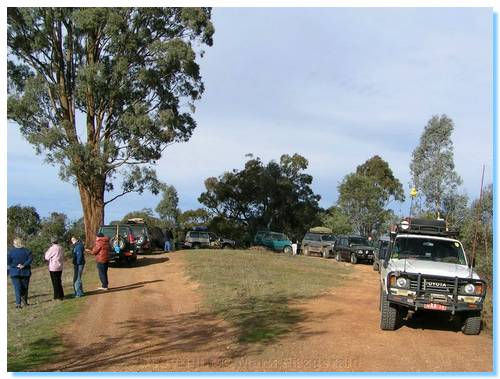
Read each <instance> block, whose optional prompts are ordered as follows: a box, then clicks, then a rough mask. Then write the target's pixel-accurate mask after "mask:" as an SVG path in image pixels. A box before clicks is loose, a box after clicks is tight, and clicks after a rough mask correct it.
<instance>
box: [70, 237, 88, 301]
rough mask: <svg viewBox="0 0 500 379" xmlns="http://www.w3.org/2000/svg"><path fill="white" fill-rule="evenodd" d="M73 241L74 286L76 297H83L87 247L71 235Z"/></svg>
mask: <svg viewBox="0 0 500 379" xmlns="http://www.w3.org/2000/svg"><path fill="white" fill-rule="evenodd" d="M71 243H72V244H73V249H72V253H73V288H74V290H75V297H82V296H83V295H84V292H83V283H82V273H83V268H84V267H85V254H84V252H85V248H84V246H83V242H82V241H80V239H78V238H76V237H71Z"/></svg>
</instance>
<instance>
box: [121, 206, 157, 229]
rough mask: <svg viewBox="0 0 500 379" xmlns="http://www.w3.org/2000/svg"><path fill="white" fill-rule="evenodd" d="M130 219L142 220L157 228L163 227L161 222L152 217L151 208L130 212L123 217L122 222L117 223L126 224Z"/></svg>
mask: <svg viewBox="0 0 500 379" xmlns="http://www.w3.org/2000/svg"><path fill="white" fill-rule="evenodd" d="M131 218H142V219H144V221H145V222H146V223H147V224H148V225H151V226H158V227H160V228H162V227H164V225H163V223H162V221H161V220H160V219H158V218H157V217H155V216H154V213H153V210H152V209H151V208H143V209H142V210H140V211H132V212H129V213H127V214H126V215H125V216H123V218H122V220H121V221H120V222H118V223H123V222H126V221H127V220H128V219H131Z"/></svg>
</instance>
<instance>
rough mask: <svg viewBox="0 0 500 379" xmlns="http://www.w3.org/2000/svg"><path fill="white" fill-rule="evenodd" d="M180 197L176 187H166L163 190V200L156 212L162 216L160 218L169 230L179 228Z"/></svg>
mask: <svg viewBox="0 0 500 379" xmlns="http://www.w3.org/2000/svg"><path fill="white" fill-rule="evenodd" d="M178 206H179V196H178V195H177V190H176V189H175V187H174V186H164V188H163V190H162V199H161V200H160V202H159V203H158V205H157V206H156V208H155V210H156V212H157V213H158V214H159V215H160V218H161V219H162V220H163V221H164V222H165V225H166V226H167V227H168V228H169V229H175V228H176V227H177V223H178V219H179V214H180V210H179V208H178Z"/></svg>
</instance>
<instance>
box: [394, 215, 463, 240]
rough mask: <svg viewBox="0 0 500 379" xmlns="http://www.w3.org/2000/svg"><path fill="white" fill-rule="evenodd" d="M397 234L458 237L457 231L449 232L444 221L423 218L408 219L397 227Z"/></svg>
mask: <svg viewBox="0 0 500 379" xmlns="http://www.w3.org/2000/svg"><path fill="white" fill-rule="evenodd" d="M395 232H396V233H398V234H400V233H405V234H429V235H436V236H443V237H452V236H456V234H457V233H456V231H451V230H448V227H447V225H446V221H444V220H427V219H423V218H412V217H406V218H405V219H403V220H402V221H401V222H400V223H399V225H397V226H396V230H395Z"/></svg>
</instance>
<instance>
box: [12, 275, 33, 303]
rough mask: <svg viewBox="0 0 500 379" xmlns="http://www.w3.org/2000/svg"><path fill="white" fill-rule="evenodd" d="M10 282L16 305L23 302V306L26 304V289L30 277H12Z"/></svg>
mask: <svg viewBox="0 0 500 379" xmlns="http://www.w3.org/2000/svg"><path fill="white" fill-rule="evenodd" d="M11 280H12V286H13V287H14V292H15V294H16V305H21V301H23V302H24V304H28V287H29V285H30V277H29V276H12V277H11Z"/></svg>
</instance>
